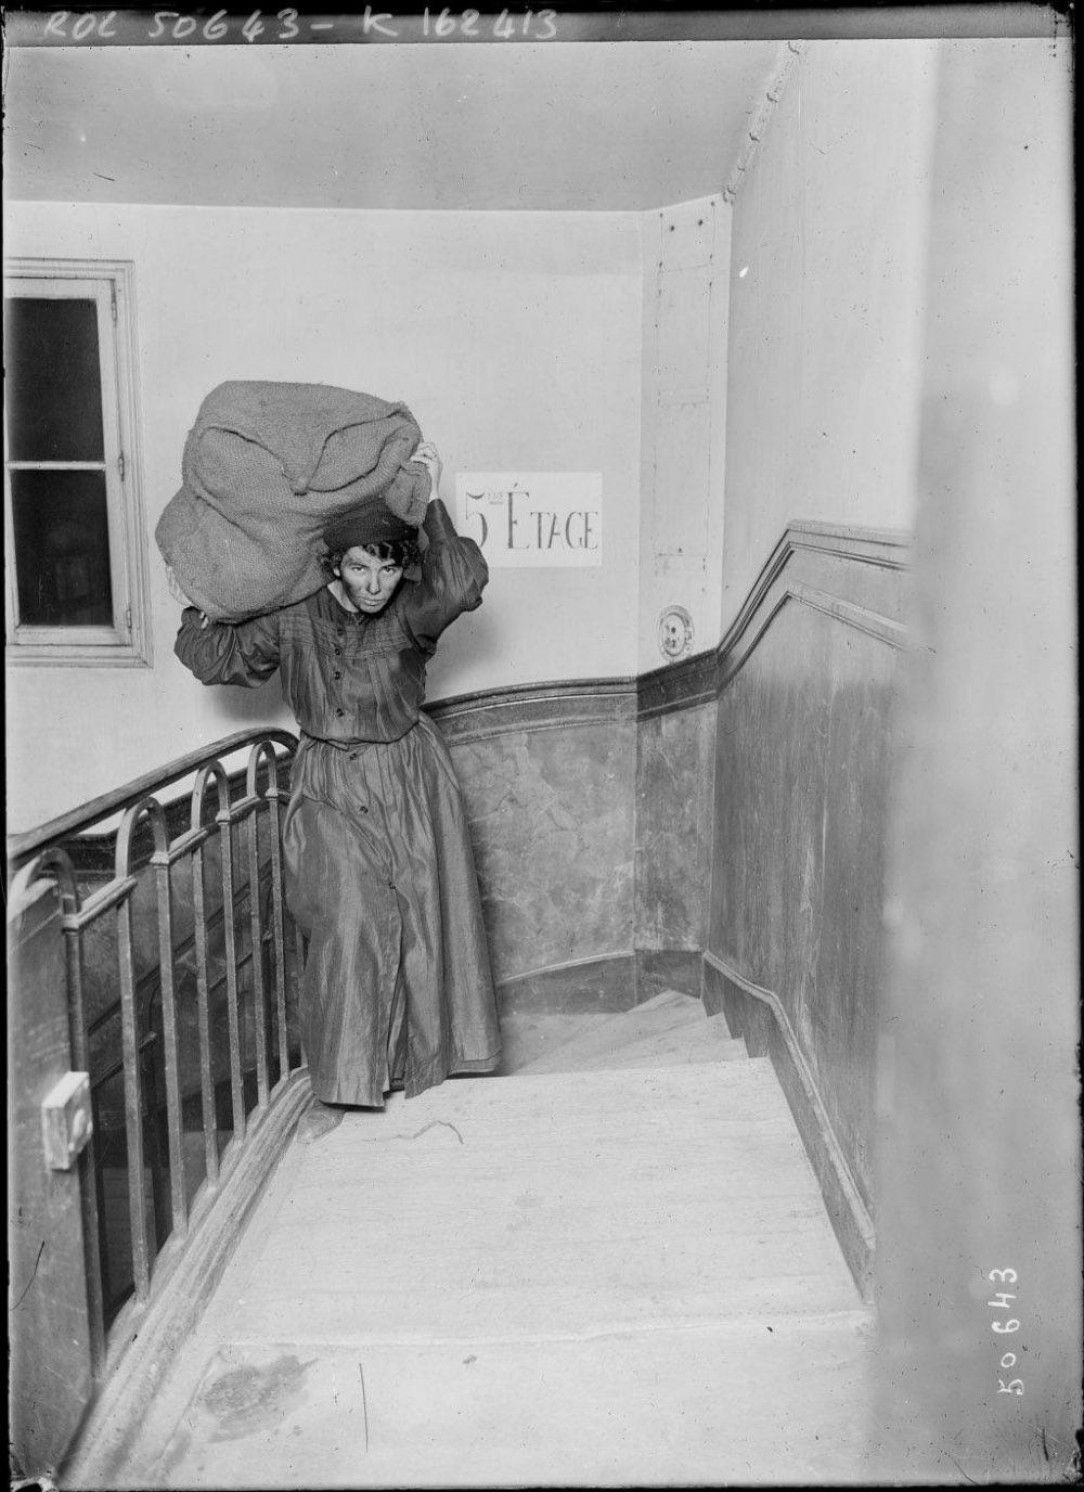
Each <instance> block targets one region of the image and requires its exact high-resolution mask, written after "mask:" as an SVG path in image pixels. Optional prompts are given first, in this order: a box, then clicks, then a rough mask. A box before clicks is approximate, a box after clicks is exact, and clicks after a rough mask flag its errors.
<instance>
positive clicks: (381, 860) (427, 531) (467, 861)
mask: <svg viewBox="0 0 1084 1492" xmlns="http://www.w3.org/2000/svg"><path fill="white" fill-rule="evenodd" d="M412 459H413V460H416V461H421V462H423V463H424V464H425V465H426V466H427V467H428V468H429V472H430V476H431V478H432V496H431V498H430V502H429V507H428V510H427V513H426V517H425V520H424V522H423V524H422V529H421V533H422V534H423V535H424V539H420V538H419V532H418V530H416V529H413V528H411V527H410V526H409V525H407V524H405V523H403V522H401V521H400V520H399V519H398V518H396V517H395V516H394V515H393V514H391V513H390V512H389V511H388V510H387V509H386V508H384V506H383V505H382V504H370V505H369V506H368V507H366V508H362V509H359V510H358V511H356V512H355V513H353V514H348V515H347V516H346V517H345V518H340V519H338V520H336V521H335V522H334V523H333V524H331V525H330V526H329V527H328V528H327V529H326V530H325V533H324V540H325V543H326V544H327V546H328V550H329V553H328V555H327V558H326V561H325V565H326V568H327V570H328V573H329V576H330V580H329V584H328V585H327V587H326V588H325V589H324V590H321V591H318V592H317V593H316V594H315V595H313V596H310V597H308V598H307V599H306V600H304V601H300V602H297V603H296V604H295V605H293V606H288V607H285V608H284V609H283V610H281V611H277V612H272V613H270V614H269V615H267V616H260V617H255V618H253V619H252V620H250V621H245V622H239V623H235V624H229V623H224V622H208V621H207V620H206V618H203V617H202V616H201V614H200V613H199V612H198V611H197V610H196V609H195V608H194V607H189V608H188V609H187V610H186V611H185V613H184V616H183V620H182V624H181V630H180V633H179V635H178V638H177V642H176V652H177V656H178V657H179V658H180V659H181V661H182V663H184V664H185V666H186V667H188V668H190V669H191V670H192V672H193V673H194V674H195V675H196V677H197V678H198V679H200V680H201V681H202V682H203V683H205V684H243V685H249V686H255V685H257V684H260V683H262V682H263V681H264V680H265V679H267V678H269V677H270V676H271V675H272V674H273V673H274V671H275V669H276V668H277V669H279V670H280V672H281V676H282V689H283V696H284V698H285V699H286V700H287V701H288V703H289V704H290V706H291V708H292V709H293V711H294V713H295V714H296V716H297V719H298V723H299V725H300V727H301V736H302V740H301V745H300V748H299V750H298V753H297V757H296V760H295V763H294V770H293V783H292V787H293V791H292V794H291V798H290V803H289V807H288V808H287V811H286V816H285V821H284V825H283V859H284V868H285V883H286V899H287V904H288V906H289V908H290V911H291V913H292V914H293V916H294V919H295V920H296V922H297V923H298V925H299V927H300V928H301V930H302V932H303V933H304V934H305V936H306V938H307V939H308V951H307V957H306V962H305V975H304V980H303V985H302V1012H301V1014H302V1036H303V1039H304V1043H305V1051H306V1054H307V1057H308V1062H309V1070H310V1074H311V1077H312V1089H313V1094H314V1096H315V1098H316V1099H317V1104H316V1107H315V1109H314V1110H313V1112H312V1113H311V1114H310V1115H308V1116H306V1122H305V1124H304V1126H303V1130H302V1137H303V1138H309V1139H311V1138H315V1136H316V1135H317V1134H320V1133H323V1132H325V1131H326V1130H327V1129H330V1128H331V1127H332V1126H333V1125H334V1124H336V1123H338V1122H339V1120H340V1119H341V1118H342V1113H343V1110H342V1107H341V1106H342V1105H363V1106H365V1107H374V1108H382V1107H383V1104H384V1095H385V1094H386V1093H387V1092H388V1091H389V1090H390V1089H391V1088H393V1087H397V1086H399V1085H402V1086H403V1087H405V1090H406V1094H407V1097H408V1098H409V1097H411V1096H413V1095H414V1094H417V1093H420V1092H422V1091H423V1090H424V1089H425V1088H428V1087H431V1086H432V1085H433V1084H435V1083H439V1082H441V1081H442V1080H443V1079H444V1078H445V1077H447V1076H448V1075H449V1074H451V1073H460V1072H484V1071H489V1070H491V1069H492V1068H493V1067H495V1066H496V1064H497V1062H498V1060H499V1057H500V1028H499V1025H498V1021H497V1010H496V1001H495V997H494V992H493V980H492V974H491V972H490V966H489V958H488V953H487V949H486V938H485V929H484V927H483V924H482V910H481V901H480V898H479V893H478V881H477V876H476V874H475V869H474V860H473V856H472V853H471V847H470V838H469V834H468V829H467V821H466V814H465V811H464V807H463V802H462V799H461V796H460V791H459V785H458V783H457V782H456V778H455V773H454V770H453V768H452V764H451V760H450V758H449V756H448V751H447V748H446V747H445V745H444V742H443V741H442V739H441V737H440V735H439V733H438V732H437V730H436V728H435V727H434V726H433V725H432V724H431V722H430V721H429V720H428V719H426V718H425V717H424V716H423V715H421V714H420V706H421V703H422V700H423V698H424V690H425V662H426V659H427V658H428V657H430V656H431V655H432V653H433V652H434V650H435V648H436V644H437V639H438V638H439V637H440V634H441V633H442V632H443V631H444V628H445V627H447V626H448V624H449V623H450V622H452V621H454V620H455V618H456V617H457V616H459V614H460V613H461V612H464V611H473V610H474V609H475V608H476V607H477V606H479V605H481V599H482V590H483V587H484V586H485V584H486V581H487V579H488V570H487V567H486V563H485V560H484V559H483V558H482V553H481V551H480V549H479V548H478V546H477V544H475V543H474V541H473V540H472V539H465V538H460V536H459V535H458V534H457V533H456V531H455V528H454V526H453V524H452V521H451V518H450V516H449V514H448V511H447V509H446V508H445V506H444V504H443V503H442V502H441V500H440V498H439V496H438V495H437V493H438V486H439V481H440V473H441V462H440V457H439V456H438V455H437V452H436V449H435V448H434V447H433V446H432V445H431V444H430V443H428V442H423V444H422V445H421V446H420V447H419V448H418V451H417V452H416V454H415V456H414V457H413V458H412ZM426 540H427V541H428V543H427V545H426V547H424V548H420V545H425V541H426ZM329 1105H330V1106H331V1107H329ZM336 1106H338V1107H336Z"/></svg>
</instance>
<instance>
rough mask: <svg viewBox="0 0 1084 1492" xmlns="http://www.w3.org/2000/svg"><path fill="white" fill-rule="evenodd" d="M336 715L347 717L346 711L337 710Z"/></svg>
mask: <svg viewBox="0 0 1084 1492" xmlns="http://www.w3.org/2000/svg"><path fill="white" fill-rule="evenodd" d="M335 713H336V715H339V716H342V715H345V713H346V711H345V710H336V711H335Z"/></svg>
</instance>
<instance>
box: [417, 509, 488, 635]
mask: <svg viewBox="0 0 1084 1492" xmlns="http://www.w3.org/2000/svg"><path fill="white" fill-rule="evenodd" d="M422 527H423V528H424V529H425V533H426V537H427V538H428V540H429V548H428V549H427V550H426V551H425V553H424V554H423V555H422V558H421V577H420V579H418V580H416V581H415V582H414V583H413V584H411V583H410V582H409V581H408V582H407V586H406V587H404V590H405V595H404V598H403V615H404V618H405V620H406V624H407V626H408V627H409V629H410V632H411V635H412V636H413V638H414V640H415V642H416V643H417V644H418V646H419V647H421V648H422V649H424V650H425V651H426V652H431V651H432V649H433V648H434V647H435V646H436V642H437V638H438V637H439V636H440V634H441V633H442V632H443V631H444V629H445V627H447V625H448V624H449V622H454V621H455V619H456V617H457V616H459V614H460V613H461V612H464V611H473V610H474V609H475V608H476V607H478V606H481V604H482V591H483V590H484V589H485V585H486V582H487V581H488V579H489V566H488V565H487V564H486V562H485V559H484V558H483V556H482V551H481V550H480V549H479V548H478V545H477V544H476V543H475V542H474V540H473V539H466V538H463V537H462V536H461V535H460V534H457V533H456V531H455V525H454V524H453V523H452V519H451V514H450V513H449V512H448V509H447V508H446V507H445V506H444V504H443V502H441V500H440V498H439V497H437V498H434V499H433V501H432V502H431V503H430V504H429V508H428V511H427V512H426V515H425V522H424V524H423V525H422Z"/></svg>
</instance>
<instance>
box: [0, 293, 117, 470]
mask: <svg viewBox="0 0 1084 1492" xmlns="http://www.w3.org/2000/svg"><path fill="white" fill-rule="evenodd" d="M4 365H5V369H4V371H5V375H6V376H5V382H6V385H7V413H8V459H9V460H10V461H101V460H103V459H104V450H103V446H102V382H101V373H100V369H99V365H98V311H97V307H96V305H95V303H94V301H92V300H31V299H29V298H27V297H23V296H12V297H11V298H10V299H6V300H5V301H4Z"/></svg>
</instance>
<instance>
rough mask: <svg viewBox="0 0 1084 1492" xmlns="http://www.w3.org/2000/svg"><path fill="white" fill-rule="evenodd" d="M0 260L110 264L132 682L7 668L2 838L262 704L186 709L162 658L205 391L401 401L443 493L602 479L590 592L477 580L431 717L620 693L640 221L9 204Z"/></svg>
mask: <svg viewBox="0 0 1084 1492" xmlns="http://www.w3.org/2000/svg"><path fill="white" fill-rule="evenodd" d="M5 227H6V238H7V243H6V252H7V253H8V254H9V255H13V256H27V257H33V256H43V257H50V258H63V257H69V258H95V257H100V258H111V259H130V260H132V261H133V262H134V265H135V290H136V314H137V320H138V326H137V332H138V338H137V340H138V346H139V349H140V359H139V366H138V368H137V380H138V385H139V390H140V394H141V403H142V422H141V429H142V455H143V471H144V478H145V487H144V502H145V513H146V537H147V543H148V546H149V550H150V552H149V562H148V571H149V579H150V608H151V613H152V615H151V629H152V633H153V645H154V663H153V668H150V669H110V668H82V669H80V668H72V669H66V668H65V669H58V668H48V669H29V668H23V667H20V668H12V669H10V670H9V676H8V784H9V797H8V825H9V830H11V831H18V830H20V829H22V828H26V827H29V826H31V825H33V824H36V823H39V822H41V821H42V820H43V819H46V818H49V817H52V816H53V815H54V814H56V813H59V812H62V811H63V810H65V809H67V808H69V807H72V806H74V805H76V804H78V803H80V802H82V801H84V800H86V799H87V798H89V797H92V796H94V795H96V794H98V793H101V792H104V791H105V790H107V789H108V788H110V787H113V786H116V785H118V784H119V783H121V782H123V781H125V780H126V779H127V778H129V777H131V776H134V775H135V774H137V773H139V772H143V771H146V770H148V769H150V768H152V767H154V766H156V765H158V764H161V763H164V762H165V761H167V760H169V759H170V758H172V757H175V756H177V755H179V754H181V753H182V752H184V751H188V750H191V749H193V748H194V747H196V746H199V745H202V744H204V743H206V742H210V741H213V740H215V739H216V738H217V737H219V736H222V735H225V734H227V733H228V732H230V731H232V730H237V729H240V728H242V727H243V726H245V725H246V724H248V723H249V722H253V723H264V722H272V721H282V722H286V721H287V719H288V717H287V714H286V712H285V710H284V708H283V707H282V705H281V702H280V700H279V695H278V683H277V680H274V681H272V682H271V683H270V684H268V685H266V686H264V687H263V688H262V689H260V690H256V691H245V690H239V689H232V688H231V689H223V688H216V689H206V688H204V687H203V686H201V685H200V684H198V683H196V681H195V680H194V679H193V678H192V677H191V676H190V675H189V674H188V673H187V672H186V671H185V670H184V669H183V668H182V667H181V665H180V664H179V663H178V662H177V660H176V659H175V658H174V656H173V652H172V642H173V637H174V635H175V632H176V626H177V621H178V609H177V607H176V605H175V604H174V603H173V602H172V601H171V599H170V597H169V594H168V591H167V589H166V584H165V577H164V573H163V570H162V566H161V563H160V560H159V556H158V552H157V548H156V546H155V545H154V542H153V537H152V536H153V530H154V525H155V523H156V522H157V519H158V516H159V514H160V513H161V511H162V508H163V507H164V506H165V504H166V502H167V501H168V500H169V498H170V497H171V496H172V495H173V493H174V491H175V490H176V488H177V486H178V484H179V479H180V459H181V450H182V447H183V444H184V438H185V434H186V432H187V430H188V428H189V426H190V425H191V423H192V421H193V419H194V417H195V413H196V410H197V408H198V406H199V403H200V401H201V400H202V398H203V397H204V395H205V394H207V393H208V392H209V391H210V389H211V388H213V387H214V385H215V384H217V383H219V382H221V381H222V380H224V379H227V378H267V379H297V380H311V381H313V382H326V383H335V384H341V385H344V386H346V387H349V388H358V389H363V390H365V391H367V392H371V393H376V394H379V395H380V396H381V397H384V398H393V399H394V398H398V399H403V400H405V401H406V403H407V404H408V405H409V406H410V407H411V408H412V410H413V411H414V413H415V415H416V416H417V418H418V420H419V422H420V424H421V426H422V429H423V431H424V432H425V434H426V436H427V437H429V438H430V439H432V440H434V441H435V442H436V443H437V445H438V447H439V448H440V450H441V452H442V455H443V457H444V461H445V480H444V485H443V488H442V490H443V492H444V494H445V496H446V497H447V498H448V499H449V503H450V505H451V499H452V497H453V496H454V478H455V472H456V471H457V470H475V471H476V470H483V471H493V470H498V471H499V470H503V469H505V468H509V469H516V468H518V469H520V470H533V471H569V470H571V471H601V473H602V477H603V512H604V539H603V544H604V562H603V564H602V566H601V567H598V568H590V569H588V568H584V569H546V570H538V571H524V570H495V571H494V572H493V577H492V580H491V583H490V586H489V590H488V592H487V595H486V601H485V604H484V605H483V607H482V609H481V610H480V611H478V612H476V613H474V614H473V615H471V616H469V617H467V618H464V619H463V620H462V621H460V622H459V623H457V624H456V626H455V627H453V628H452V629H451V631H450V632H449V633H448V634H447V636H446V638H445V640H444V642H443V643H442V645H441V650H440V652H439V653H438V655H437V658H436V659H435V661H434V663H433V665H432V666H431V669H430V685H429V697H430V698H438V697H442V696H447V695H449V694H457V693H461V692H465V691H471V690H476V689H485V688H490V687H494V686H499V685H507V684H516V683H528V682H537V681H541V680H547V679H554V680H560V679H566V678H584V677H591V676H602V677H607V676H620V675H628V674H632V673H634V672H635V671H636V628H637V577H638V543H639V499H638V494H639V461H640V396H641V387H640V385H641V326H640V316H641V265H640V222H639V214H634V213H628V214H621V213H591V214H583V213H570V214H560V213H449V212H443V213H423V212H401V213H400V212H349V211H342V212H328V211H316V210H313V211H309V210H293V209H291V210H275V209H230V208H179V207H146V206H128V205H116V206H109V205H69V204H57V203H9V204H8V207H7V212H6V224H5Z"/></svg>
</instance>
